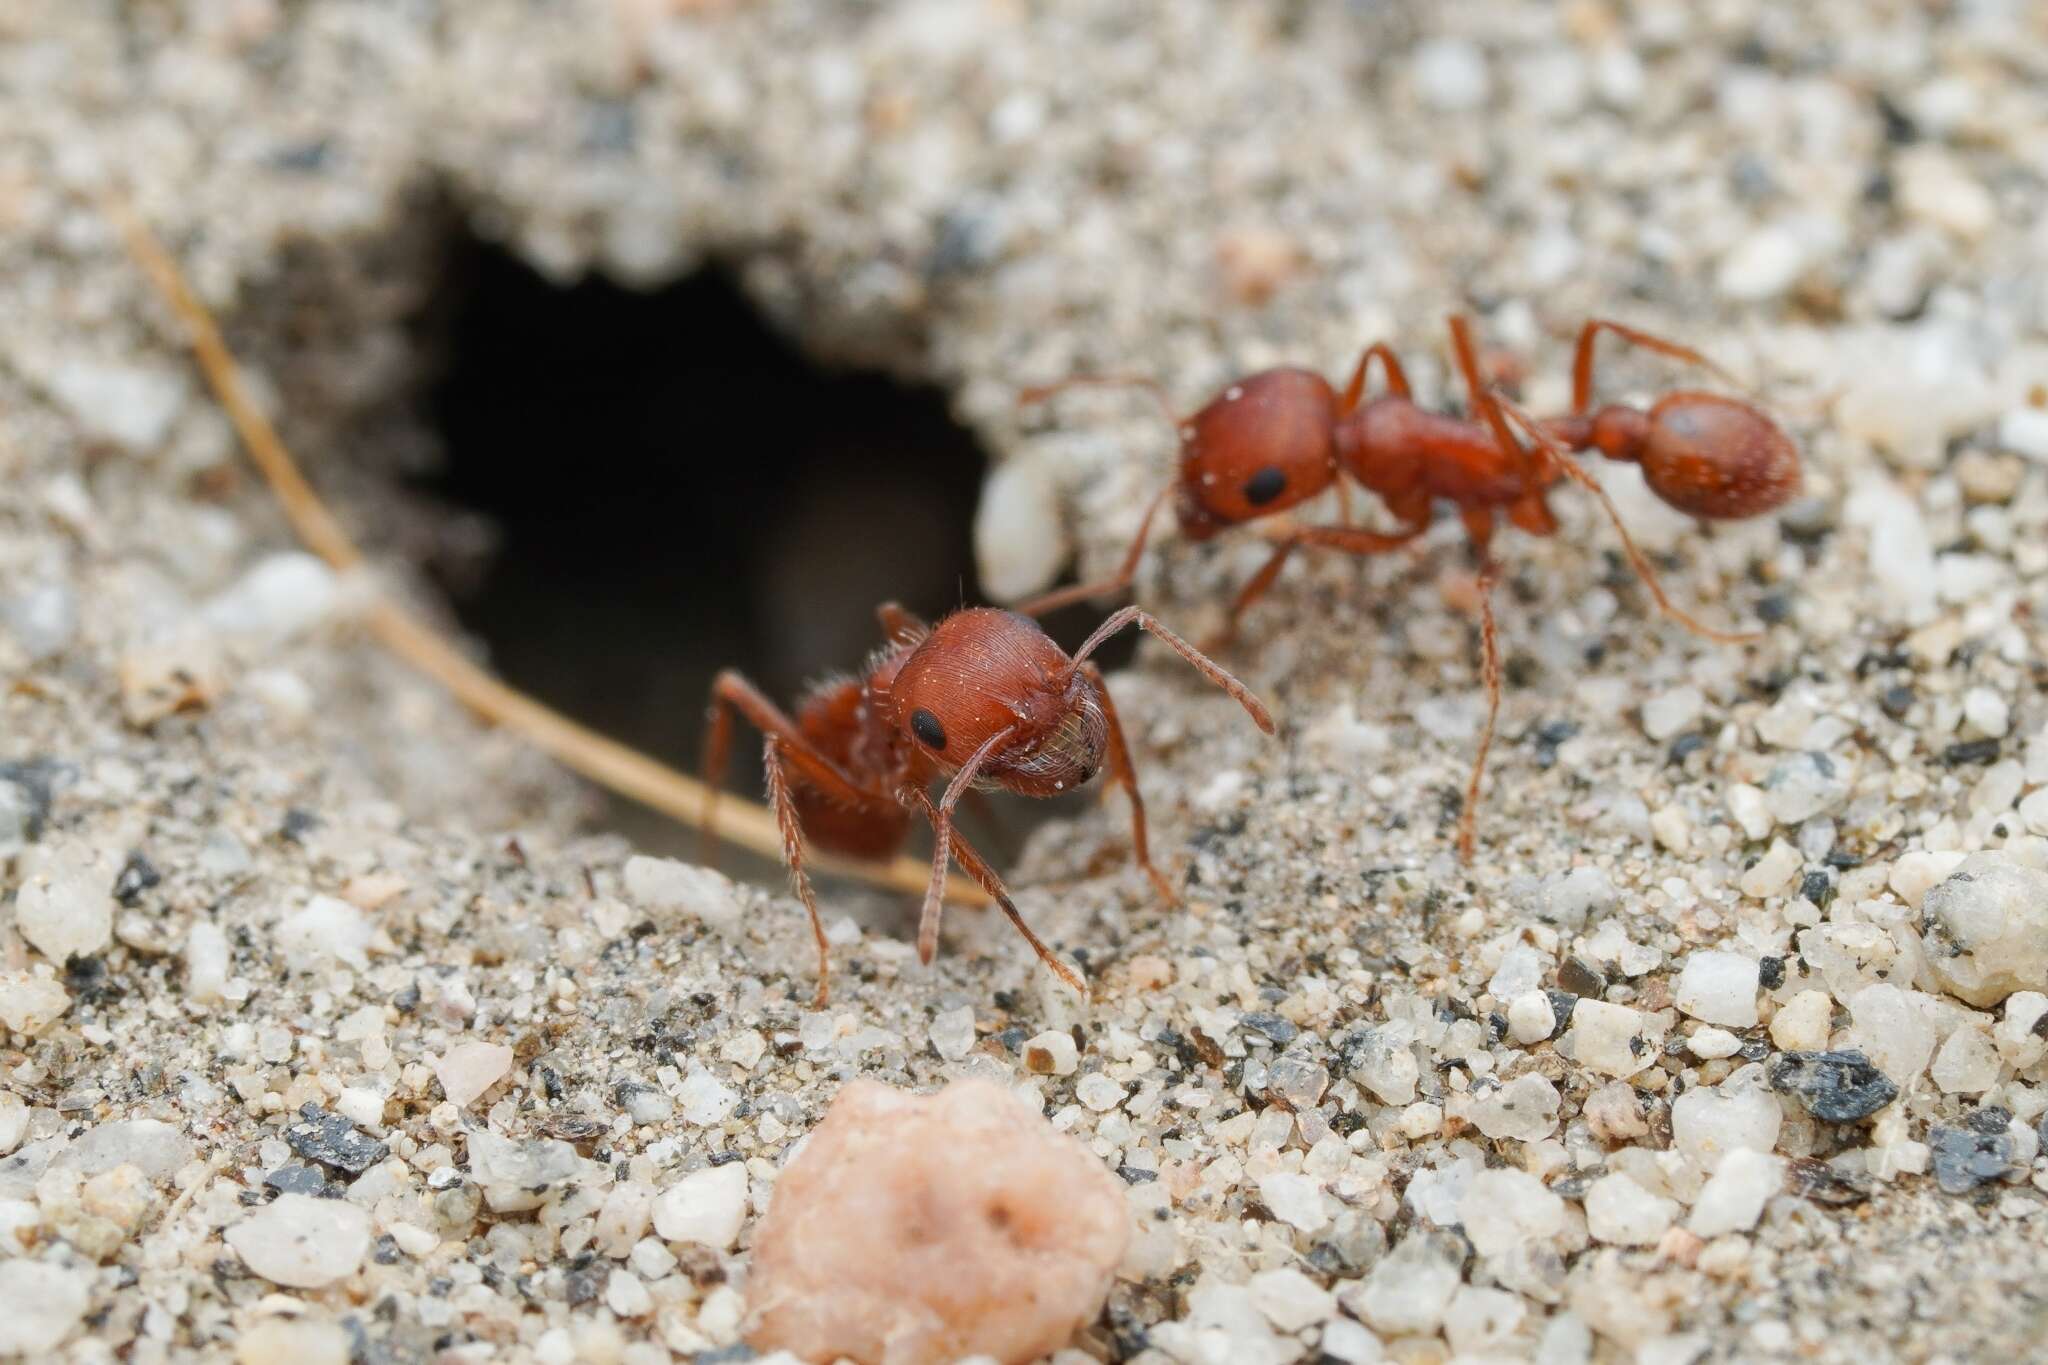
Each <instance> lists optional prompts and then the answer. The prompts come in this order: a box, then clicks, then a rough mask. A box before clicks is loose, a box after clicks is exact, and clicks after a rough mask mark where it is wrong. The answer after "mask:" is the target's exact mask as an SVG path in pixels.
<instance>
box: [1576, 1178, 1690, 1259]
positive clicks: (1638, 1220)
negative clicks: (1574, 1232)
mask: <svg viewBox="0 0 2048 1365" xmlns="http://www.w3.org/2000/svg"><path fill="white" fill-rule="evenodd" d="M1677 1218H1678V1205H1677V1204H1676V1203H1674V1202H1672V1201H1671V1200H1669V1199H1666V1198H1664V1197H1663V1196H1662V1195H1657V1194H1652V1193H1650V1192H1649V1191H1648V1190H1646V1189H1644V1188H1643V1187H1642V1186H1641V1185H1638V1184H1637V1183H1636V1182H1635V1181H1633V1180H1631V1179H1629V1178H1628V1177H1627V1176H1625V1175H1622V1174H1620V1173H1619V1172H1616V1173H1615V1174H1612V1175H1604V1176H1601V1177H1600V1178H1599V1179H1598V1180H1596V1181H1594V1182H1593V1183H1592V1185H1591V1186H1589V1187H1588V1188H1587V1190H1586V1231H1587V1232H1588V1233H1590V1234H1592V1236H1593V1238H1594V1239H1595V1240H1596V1241H1601V1242H1607V1243H1609V1244H1610V1245H1613V1246H1630V1247H1642V1246H1655V1245H1656V1244H1657V1240H1658V1239H1659V1238H1661V1237H1662V1236H1663V1235H1664V1233H1665V1231H1666V1230H1667V1229H1668V1228H1670V1226H1671V1224H1672V1223H1673V1222H1674V1221H1676V1219H1677Z"/></svg>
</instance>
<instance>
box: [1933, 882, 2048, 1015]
mask: <svg viewBox="0 0 2048 1365" xmlns="http://www.w3.org/2000/svg"><path fill="white" fill-rule="evenodd" d="M1920 932H1921V934H1922V935H1923V936H1924V937H1925V939H1926V948H1927V966H1928V969H1929V971H1931V972H1932V973H1933V975H1934V978H1935V980H1936V981H1938V982H1940V983H1941V986H1942V988H1943V989H1945V990H1947V991H1948V992H1949V993H1950V994H1952V995H1955V996H1957V997H1959V998H1960V999H1962V1000H1965V1001H1967V1002H1969V1003H1970V1004H1972V1005H1976V1006H1979V1007H1980V1008H1981V1007H1983V1006H1987V1005H1995V1004H1997V1003H1998V1002H1999V1001H2001V1000H2003V999H2005V997H2006V996H2008V995H2010V994H2012V993H2013V992H2014V991H2018V990H2044V989H2048V872H2044V871H2042V870H2041V869H2039V868H2036V867H2029V866H2027V865H2026V864H2024V863H2021V862H2019V861H2018V860H2016V859H2014V858H2012V857H2010V856H2009V855H2007V854H2005V853H1999V852H1989V853H1974V854H1971V855H1970V856H1969V857H1968V858H1966V859H1964V860H1963V861H1962V862H1961V863H1960V864H1958V865H1957V867H1956V869H1955V871H1954V872H1953V873H1952V874H1951V875H1950V876H1949V878H1948V879H1947V880H1946V881H1943V882H1941V883H1940V884H1939V885H1937V886H1935V887H1934V888H1933V889H1931V890H1930V891H1928V893H1927V895H1926V898H1925V899H1924V900H1923V901H1922V902H1921V907H1920Z"/></svg>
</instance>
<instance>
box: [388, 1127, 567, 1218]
mask: <svg viewBox="0 0 2048 1365" xmlns="http://www.w3.org/2000/svg"><path fill="white" fill-rule="evenodd" d="M468 1144H469V1169H470V1174H471V1176H472V1177H473V1178H474V1179H475V1182H476V1189H477V1192H478V1193H479V1194H481V1195H482V1197H483V1200H484V1202H485V1203H487V1204H489V1205H490V1206H491V1208H492V1210H493V1211H494V1212H497V1213H524V1212H525V1211H526V1210H528V1209H537V1208H539V1207H540V1206H541V1205H542V1204H543V1203H545V1202H546V1201H547V1200H548V1199H549V1198H550V1197H551V1196H552V1195H553V1194H554V1193H555V1191H557V1190H560V1189H565V1188H567V1187H568V1186H570V1185H573V1184H580V1183H584V1182H587V1181H589V1180H590V1178H591V1174H592V1172H593V1171H594V1170H595V1169H597V1168H596V1167H595V1165H594V1163H592V1162H588V1161H585V1160H584V1159H583V1158H582V1157H580V1156H578V1155H577V1154H576V1149H575V1148H574V1147H571V1146H570V1145H569V1144H568V1143H566V1142H562V1141H560V1140H558V1139H554V1138H529V1139H527V1140H525V1141H521V1142H515V1141H513V1140H512V1139H510V1138H505V1137H500V1136H499V1135H498V1134H496V1133H494V1132H492V1131H491V1130H490V1129H488V1128H472V1129H470V1130H469V1134H468ZM447 1176H448V1179H449V1180H450V1181H451V1182H452V1183H449V1184H448V1185H446V1186H445V1188H447V1189H449V1190H451V1191H456V1190H460V1189H461V1188H462V1182H461V1176H460V1174H459V1173H458V1172H456V1171H453V1170H450V1171H448V1173H447ZM428 1185H429V1186H430V1187H431V1188H435V1189H441V1188H444V1186H443V1185H440V1184H437V1183H436V1180H435V1178H434V1177H433V1176H430V1177H428ZM472 1216H474V1214H473V1212H472Z"/></svg>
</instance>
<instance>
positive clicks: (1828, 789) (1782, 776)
mask: <svg viewBox="0 0 2048 1365" xmlns="http://www.w3.org/2000/svg"><path fill="white" fill-rule="evenodd" d="M1849 788H1850V784H1849V778H1848V774H1847V773H1846V772H1845V771H1844V769H1843V765H1842V763H1841V762H1840V761H1839V760H1837V759H1834V758H1831V757H1830V756H1828V755H1827V754H1817V753H1812V752H1808V751H1801V752H1799V753H1795V754H1788V755H1786V756H1785V757H1784V758H1781V759H1779V760H1778V762H1777V763H1776V764H1775V765H1774V766H1773V767H1772V768H1771V772H1770V776H1768V777H1766V778H1765V779H1764V804H1765V805H1766V806H1767V807H1768V808H1769V809H1770V812H1771V818H1772V819H1773V820H1775V821H1777V822H1778V823H1779V824H1781V825H1796V824H1798V823H1799V822H1800V821H1802V820H1808V819H1811V818H1812V817H1814V816H1816V815H1821V814H1824V813H1826V812H1828V811H1831V810H1833V809H1835V808H1836V807H1837V806H1839V805H1841V804H1842V802H1844V801H1846V800H1847V799H1848V797H1849Z"/></svg>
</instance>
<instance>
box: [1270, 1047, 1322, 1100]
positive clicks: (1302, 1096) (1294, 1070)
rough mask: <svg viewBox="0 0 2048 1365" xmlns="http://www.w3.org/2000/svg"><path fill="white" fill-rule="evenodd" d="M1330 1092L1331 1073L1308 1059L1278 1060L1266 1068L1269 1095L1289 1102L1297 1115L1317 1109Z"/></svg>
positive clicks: (1279, 1058)
mask: <svg viewBox="0 0 2048 1365" xmlns="http://www.w3.org/2000/svg"><path fill="white" fill-rule="evenodd" d="M1329 1088H1330V1072H1329V1069H1328V1068H1327V1067H1325V1066H1323V1065H1322V1064H1321V1063H1319V1062H1311V1061H1309V1060H1308V1059H1307V1058H1305V1057H1297V1056H1294V1055H1292V1054H1288V1055H1286V1056H1281V1057H1275V1058H1274V1059H1273V1062H1272V1064H1271V1065H1270V1066H1268V1067H1267V1068H1266V1093H1267V1094H1268V1095H1272V1096H1277V1097H1278V1098H1279V1099H1281V1100H1283V1101H1285V1103H1286V1104H1287V1107H1288V1108H1289V1109H1290V1110H1291V1111H1293V1112H1295V1113H1297V1114H1298V1113H1300V1112H1301V1111H1302V1110H1304V1109H1313V1108H1315V1106H1316V1105H1317V1104H1318V1103H1319V1102H1320V1101H1321V1100H1322V1098H1323V1092H1324V1091H1325V1090H1328V1089H1329Z"/></svg>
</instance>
